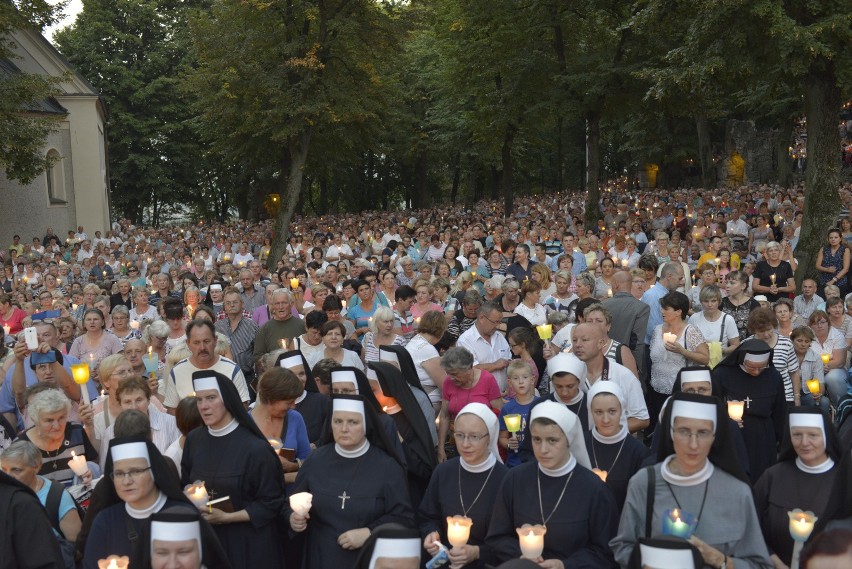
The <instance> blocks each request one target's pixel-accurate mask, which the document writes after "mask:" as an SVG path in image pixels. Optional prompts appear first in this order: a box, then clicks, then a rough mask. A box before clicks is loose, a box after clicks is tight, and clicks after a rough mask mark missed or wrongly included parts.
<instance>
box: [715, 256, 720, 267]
mask: <svg viewBox="0 0 852 569" xmlns="http://www.w3.org/2000/svg"><path fill="white" fill-rule="evenodd" d="M713 263H714V264H715V265H716V266H717V267H718V266H719V265H720V264H721V263H722V259H720V258H719V257H716V258H715V259H713Z"/></svg>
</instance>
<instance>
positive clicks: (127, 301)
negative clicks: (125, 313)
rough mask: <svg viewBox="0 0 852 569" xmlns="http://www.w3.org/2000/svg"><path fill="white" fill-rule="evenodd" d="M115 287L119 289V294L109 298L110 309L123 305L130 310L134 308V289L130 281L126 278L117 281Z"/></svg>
mask: <svg viewBox="0 0 852 569" xmlns="http://www.w3.org/2000/svg"><path fill="white" fill-rule="evenodd" d="M115 286H116V288H117V289H118V292H116V293H115V294H113V295H112V296H110V297H109V304H110V307H111V308H115V307H116V306H118V305H119V304H121V305H123V306H124V307H125V308H127V309H128V310H130V309H131V308H133V294H132V291H133V287H132V286H131V284H130V280H128V279H127V278H126V277H122V278H120V279H118V281H116V283H115Z"/></svg>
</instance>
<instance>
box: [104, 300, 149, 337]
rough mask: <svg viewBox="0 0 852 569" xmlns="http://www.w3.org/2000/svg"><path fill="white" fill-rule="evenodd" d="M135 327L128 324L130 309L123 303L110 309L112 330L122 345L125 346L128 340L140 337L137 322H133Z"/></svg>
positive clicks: (140, 333)
mask: <svg viewBox="0 0 852 569" xmlns="http://www.w3.org/2000/svg"><path fill="white" fill-rule="evenodd" d="M134 323H135V328H134V326H133V325H131V324H130V311H129V310H127V307H126V306H124V305H123V304H119V305H117V306H116V307H115V308H113V309H112V328H110V332H112V333H113V334H114V335H115V337H116V338H118V339H119V340H120V341H121V345H122V346H126V345H127V342H129V341H130V340H134V339H138V338H141V337H142V332H140V331H139V323H138V322H135V321H134Z"/></svg>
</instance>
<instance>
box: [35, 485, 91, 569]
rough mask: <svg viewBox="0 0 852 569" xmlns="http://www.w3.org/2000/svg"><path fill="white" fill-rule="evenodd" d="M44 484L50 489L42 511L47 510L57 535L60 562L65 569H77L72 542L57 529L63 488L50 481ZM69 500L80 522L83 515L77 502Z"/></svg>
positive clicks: (75, 553)
mask: <svg viewBox="0 0 852 569" xmlns="http://www.w3.org/2000/svg"><path fill="white" fill-rule="evenodd" d="M45 484H50V488H48V490H47V500H45V504H44V509H45V510H47V517H48V519H50V524H51V525H52V526H53V529H55V530H56V531H57V532H58V533H59V537H57V538H56V540H57V541H58V542H59V551H60V552H61V553H62V561H63V562H64V566H65V569H75V568H76V567H77V561H76V559H77V547H76V545H75V544H74V542H73V541H68V540H67V539H66V538H65V534H63V533H62V529H61V528H60V527H59V503H60V502H61V501H62V492H63V490H64V489H65V487H64V486H63V485H62V484H61V483H59V482H54V481H52V480H45ZM71 500H72V501H73V502H74V507H75V508H76V509H77V514H78V515H79V516H80V519H81V520H82V519H83V515H84V514H83V512H82V511H81V510H80V506H78V505H77V502H76V501H75V500H74V499H73V498H72V499H71Z"/></svg>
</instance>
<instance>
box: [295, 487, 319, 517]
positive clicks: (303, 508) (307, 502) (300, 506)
mask: <svg viewBox="0 0 852 569" xmlns="http://www.w3.org/2000/svg"><path fill="white" fill-rule="evenodd" d="M313 499H314V496H313V494H311V493H310V492H298V493H296V494H293V495H292V496H290V508H292V510H293V511H294V512H296V513H297V514H299V515H300V516H304V515H305V514H307V513H308V512H309V511H310V509H311V503H312V502H313Z"/></svg>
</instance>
